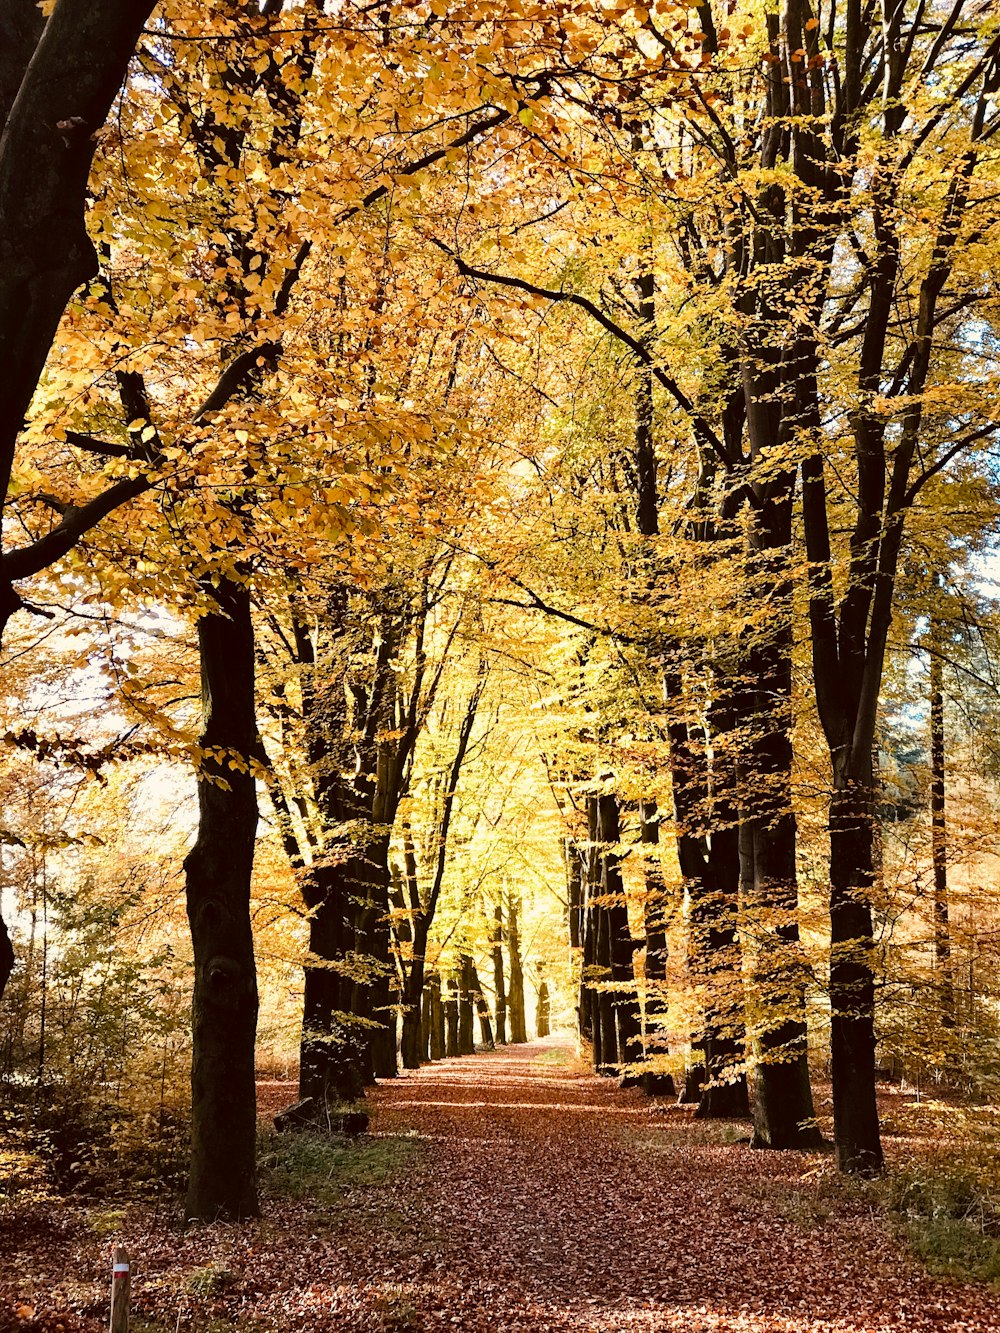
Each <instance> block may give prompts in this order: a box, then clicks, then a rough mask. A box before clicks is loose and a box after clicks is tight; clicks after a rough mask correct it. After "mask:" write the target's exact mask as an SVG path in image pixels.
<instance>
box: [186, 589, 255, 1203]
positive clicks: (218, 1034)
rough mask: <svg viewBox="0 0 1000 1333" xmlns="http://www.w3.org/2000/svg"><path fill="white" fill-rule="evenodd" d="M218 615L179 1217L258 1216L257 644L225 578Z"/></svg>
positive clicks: (212, 617) (210, 672) (209, 669)
mask: <svg viewBox="0 0 1000 1333" xmlns="http://www.w3.org/2000/svg"><path fill="white" fill-rule="evenodd" d="M210 590H211V593H212V595H213V597H214V598H215V601H216V603H217V605H218V608H219V609H218V612H212V613H210V614H208V615H204V616H202V618H201V620H200V621H199V622H198V645H199V649H200V653H201V686H202V710H203V716H204V731H203V732H202V736H201V740H200V745H201V748H202V750H203V751H205V750H219V751H222V752H223V753H224V757H223V758H219V757H215V756H213V757H212V758H211V759H205V760H204V761H203V768H202V771H201V773H200V774H199V778H198V807H199V821H198V837H197V840H196V842H195V844H194V846H193V847H192V849H191V851H190V852H189V853H188V856H187V858H186V860H185V862H184V869H185V872H186V877H187V913H188V920H189V922H190V926H191V939H192V942H193V945H194V999H193V1005H192V1054H193V1060H192V1070H191V1174H190V1178H189V1181H188V1194H187V1205H186V1216H187V1217H188V1218H198V1219H200V1220H202V1221H206V1222H211V1221H215V1220H216V1219H218V1218H229V1219H233V1220H237V1219H239V1218H243V1217H255V1216H256V1215H257V1212H258V1207H257V1186H256V1167H255V1146H256V1136H257V1116H256V1085H255V1081H254V1042H255V1038H256V1031H257V974H256V968H255V965H254V951H253V931H252V928H251V921H250V879H251V873H252V870H253V856H254V839H255V836H256V830H257V791H256V783H255V781H254V777H253V774H252V773H251V772H250V769H249V763H250V759H251V756H253V755H254V754H255V753H256V751H257V725H256V717H255V711H254V636H253V625H252V622H251V618H250V596H249V593H248V591H247V589H246V588H245V587H242V586H240V585H239V584H236V583H232V582H230V581H229V580H228V579H225V578H222V579H220V580H219V582H218V584H217V585H215V586H213V587H212V588H211V589H210Z"/></svg>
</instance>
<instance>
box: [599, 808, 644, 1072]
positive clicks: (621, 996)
mask: <svg viewBox="0 0 1000 1333" xmlns="http://www.w3.org/2000/svg"><path fill="white" fill-rule="evenodd" d="M597 810H598V814H597V819H598V829H597V835H598V841H599V842H600V844H601V894H602V896H603V897H604V899H605V902H606V906H605V908H604V911H605V912H606V913H607V917H608V953H609V962H610V965H611V980H612V982H613V983H614V986H615V989H614V991H613V992H612V997H613V1001H612V1002H613V1006H614V1014H615V1032H616V1046H617V1048H618V1060H619V1063H620V1064H621V1065H622V1066H631V1065H635V1064H636V1062H637V1061H639V1060H640V1059H641V1057H642V1024H641V1022H640V1017H639V1000H638V996H637V994H636V987H635V966H634V954H635V950H636V948H637V947H638V946H637V943H636V941H634V940H633V938H632V931H631V929H630V927H629V920H628V907H627V906H626V903H625V888H624V885H623V883H622V872H621V858H620V856H619V855H618V853H617V852H616V851H612V850H611V849H612V848H613V847H615V846H616V845H617V844H618V843H619V842H620V841H621V827H620V821H619V814H618V797H617V796H615V795H612V794H605V795H603V796H600V797H598V800H597ZM605 1063H607V1061H605ZM622 1072H626V1071H625V1070H624V1069H623V1070H622ZM630 1072H632V1073H633V1074H635V1072H636V1071H634V1070H633V1071H630Z"/></svg>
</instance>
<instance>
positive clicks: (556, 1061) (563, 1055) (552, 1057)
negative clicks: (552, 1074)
mask: <svg viewBox="0 0 1000 1333" xmlns="http://www.w3.org/2000/svg"><path fill="white" fill-rule="evenodd" d="M570 1062H571V1059H570V1054H569V1051H563V1050H560V1049H558V1048H556V1049H555V1050H551V1051H539V1053H538V1054H537V1055H536V1056H534V1058H533V1059H532V1064H536V1065H568V1064H570Z"/></svg>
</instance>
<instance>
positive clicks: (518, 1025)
mask: <svg viewBox="0 0 1000 1333" xmlns="http://www.w3.org/2000/svg"><path fill="white" fill-rule="evenodd" d="M520 911H521V903H520V900H519V899H517V898H515V897H514V895H513V894H511V895H510V897H509V899H508V902H507V952H508V954H509V956H510V991H509V992H508V996H507V1012H508V1015H509V1017H510V1039H511V1041H512V1042H522V1041H527V1040H528V1029H527V1023H526V1021H525V1014H524V969H523V966H522V963H521V934H520V927H519V923H518V916H519V915H520Z"/></svg>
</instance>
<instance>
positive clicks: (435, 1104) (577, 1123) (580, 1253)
mask: <svg viewBox="0 0 1000 1333" xmlns="http://www.w3.org/2000/svg"><path fill="white" fill-rule="evenodd" d="M261 1091H262V1094H263V1097H262V1100H263V1103H264V1109H265V1110H266V1109H267V1106H268V1103H269V1101H274V1102H275V1104H276V1105H280V1104H282V1103H283V1102H287V1100H288V1098H289V1095H290V1093H291V1089H290V1088H289V1087H288V1086H285V1085H271V1086H270V1087H267V1086H266V1085H265V1086H263V1087H262V1089H261ZM373 1103H374V1108H375V1114H374V1117H373V1122H372V1132H373V1137H372V1139H371V1140H370V1141H368V1142H367V1143H361V1144H359V1145H358V1146H357V1147H353V1148H349V1149H346V1150H344V1149H340V1148H337V1147H336V1146H335V1145H331V1144H330V1143H329V1141H326V1140H322V1139H320V1140H315V1139H313V1140H310V1139H309V1138H308V1137H307V1138H298V1137H293V1138H289V1137H287V1136H286V1137H284V1138H282V1139H281V1140H280V1142H279V1143H278V1144H276V1146H275V1148H274V1149H273V1150H272V1155H273V1160H272V1161H271V1162H270V1164H268V1162H267V1161H265V1163H264V1167H265V1169H264V1171H263V1172H262V1179H263V1181H264V1183H265V1186H266V1189H267V1190H268V1191H269V1193H270V1196H271V1197H270V1198H267V1199H265V1204H264V1216H263V1218H262V1219H261V1221H259V1222H254V1223H250V1224H247V1225H244V1226H241V1227H236V1226H223V1225H216V1226H210V1227H197V1228H193V1229H187V1230H184V1229H182V1228H180V1227H178V1226H177V1224H176V1201H175V1200H174V1199H173V1198H172V1197H171V1198H170V1199H169V1200H167V1199H164V1201H163V1202H162V1203H161V1204H160V1205H159V1206H157V1207H154V1208H145V1207H143V1208H135V1209H128V1210H125V1212H123V1213H121V1214H114V1215H112V1216H111V1217H109V1218H106V1219H105V1224H110V1225H105V1228H104V1229H103V1230H102V1229H101V1225H100V1215H99V1214H95V1211H94V1209H93V1206H90V1205H88V1206H83V1205H81V1206H79V1207H78V1208H76V1209H74V1208H73V1207H72V1206H68V1207H66V1208H65V1209H64V1210H61V1211H60V1210H55V1211H54V1210H53V1209H52V1208H51V1206H49V1205H46V1206H45V1207H44V1208H43V1209H41V1210H40V1213H39V1217H38V1219H37V1220H36V1226H35V1227H34V1228H33V1229H32V1230H31V1233H30V1235H29V1234H28V1232H27V1231H26V1229H25V1218H24V1215H23V1214H21V1215H18V1214H16V1213H14V1214H11V1215H9V1216H7V1215H2V1216H0V1333H101V1330H102V1328H103V1327H104V1326H105V1325H104V1319H105V1318H106V1314H105V1310H106V1300H107V1296H106V1291H107V1286H106V1283H107V1263H108V1253H109V1245H110V1243H111V1237H112V1236H113V1237H114V1239H116V1240H117V1239H119V1238H120V1239H124V1240H125V1241H126V1243H127V1244H128V1245H129V1248H130V1250H131V1253H132V1255H133V1257H134V1261H135V1270H136V1280H135V1284H134V1293H135V1301H136V1307H135V1308H136V1315H137V1322H136V1324H135V1333H234V1330H235V1331H236V1333H278V1330H280V1333H288V1330H292V1331H293V1333H442V1330H449V1331H451V1330H457V1331H458V1333H545V1331H546V1330H550V1331H551V1333H617V1331H618V1330H622V1333H625V1330H629V1331H631V1330H644V1331H646V1333H654V1330H683V1333H708V1331H709V1330H712V1331H713V1333H716V1331H719V1330H742V1331H744V1333H807V1331H808V1333H831V1331H832V1330H837V1331H838V1333H890V1331H892V1333H897V1331H898V1333H903V1331H904V1330H906V1333H914V1331H915V1333H925V1331H926V1330H930V1329H936V1330H940V1329H953V1330H959V1329H961V1330H968V1331H972V1333H994V1330H997V1329H1000V1295H997V1294H996V1293H994V1292H993V1291H991V1290H988V1289H986V1288H980V1287H969V1286H956V1285H948V1284H944V1283H938V1282H935V1281H932V1280H930V1279H929V1278H927V1277H926V1276H924V1275H923V1273H922V1271H921V1270H920V1269H919V1267H918V1266H917V1265H916V1263H915V1262H913V1261H911V1260H909V1259H907V1258H905V1257H904V1255H903V1254H902V1252H901V1249H900V1247H899V1245H898V1244H897V1243H896V1242H895V1241H894V1240H893V1239H892V1237H891V1235H890V1234H889V1232H888V1230H887V1228H886V1226H885V1224H884V1223H883V1222H882V1221H881V1220H880V1219H879V1218H878V1217H876V1216H873V1215H872V1212H871V1210H870V1209H869V1208H867V1207H866V1206H865V1205H864V1203H863V1202H862V1201H861V1200H860V1198H854V1196H852V1195H850V1194H849V1193H848V1194H846V1195H845V1196H844V1197H843V1198H840V1197H838V1196H837V1195H836V1194H834V1195H831V1192H830V1190H829V1187H826V1188H821V1186H820V1185H819V1184H818V1183H817V1179H818V1177H819V1176H822V1177H824V1178H826V1179H827V1180H828V1179H829V1159H824V1158H819V1157H812V1158H809V1157H805V1156H799V1155H797V1154H771V1153H759V1152H752V1151H751V1150H750V1149H749V1148H747V1147H743V1146H739V1145H738V1144H733V1143H731V1142H730V1143H726V1142H725V1139H726V1138H727V1137H728V1138H730V1139H734V1138H735V1137H737V1136H738V1135H739V1134H741V1133H743V1132H745V1126H738V1127H737V1126H719V1125H713V1126H711V1127H709V1128H705V1127H703V1126H700V1125H697V1124H696V1123H695V1122H693V1121H692V1120H691V1118H690V1115H689V1113H687V1112H685V1111H679V1110H677V1109H676V1108H665V1107H661V1108H659V1109H658V1108H657V1107H656V1106H655V1105H654V1104H651V1103H650V1102H649V1101H648V1099H646V1098H645V1097H643V1096H642V1095H640V1094H638V1093H623V1092H620V1091H618V1089H617V1088H615V1087H614V1086H613V1085H611V1084H610V1083H608V1082H607V1081H604V1080H601V1079H598V1078H595V1077H594V1076H593V1075H592V1074H590V1073H589V1072H587V1071H586V1070H584V1069H583V1068H582V1067H581V1066H580V1065H579V1064H578V1063H577V1062H576V1060H575V1058H574V1057H573V1056H572V1054H571V1053H570V1052H569V1051H568V1050H566V1049H565V1048H562V1047H560V1046H559V1045H558V1043H556V1042H549V1043H534V1044H531V1045H528V1046H520V1047H508V1048H507V1049H506V1050H503V1051H501V1052H498V1053H497V1054H495V1055H493V1054H490V1055H487V1054H483V1055H477V1056H470V1057H466V1058H464V1059H462V1060H448V1061H443V1062H441V1063H439V1064H436V1065H434V1066H433V1067H430V1068H427V1069H423V1070H421V1071H420V1072H419V1073H418V1074H408V1075H405V1076H403V1077H401V1078H399V1079H397V1080H395V1081H393V1082H391V1083H387V1084H384V1085H383V1086H382V1087H380V1088H379V1089H378V1091H377V1092H376V1093H375V1095H374V1098H373ZM310 1154H312V1157H310ZM331 1161H333V1162H334V1165H333V1166H332V1167H331V1166H330V1163H331ZM275 1163H277V1164H278V1165H277V1166H276V1165H275ZM317 1166H318V1169H317ZM282 1170H283V1171H284V1172H285V1173H286V1174H285V1175H284V1176H282V1175H281V1171H282ZM296 1193H297V1195H298V1197H297V1198H296V1197H295V1196H296ZM852 1198H853V1201H852ZM24 1304H27V1305H28V1306H30V1307H31V1308H32V1310H33V1311H34V1309H35V1307H37V1313H36V1314H34V1315H33V1317H32V1318H30V1319H27V1318H26V1317H25V1316H24V1313H23V1309H22V1313H21V1314H20V1315H15V1314H14V1311H15V1310H17V1309H18V1308H19V1307H21V1306H23V1305H24Z"/></svg>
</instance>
